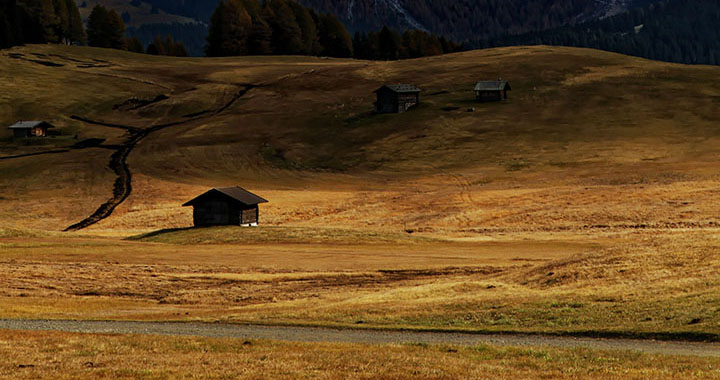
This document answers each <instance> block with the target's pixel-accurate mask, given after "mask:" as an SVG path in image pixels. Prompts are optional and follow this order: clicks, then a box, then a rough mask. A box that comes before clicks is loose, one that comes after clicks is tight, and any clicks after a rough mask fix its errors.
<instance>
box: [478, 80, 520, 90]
mask: <svg viewBox="0 0 720 380" xmlns="http://www.w3.org/2000/svg"><path fill="white" fill-rule="evenodd" d="M502 90H512V88H510V83H509V82H508V81H506V80H502V79H500V80H485V81H480V82H477V84H476V85H475V91H502Z"/></svg>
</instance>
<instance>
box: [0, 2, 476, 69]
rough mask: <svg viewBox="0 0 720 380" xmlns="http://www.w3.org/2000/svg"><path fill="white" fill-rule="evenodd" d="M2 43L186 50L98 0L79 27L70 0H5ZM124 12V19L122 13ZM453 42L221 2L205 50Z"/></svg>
mask: <svg viewBox="0 0 720 380" xmlns="http://www.w3.org/2000/svg"><path fill="white" fill-rule="evenodd" d="M0 11H2V12H1V13H0V21H1V22H2V24H1V25H0V26H2V28H0V33H2V34H1V35H0V36H2V41H1V42H2V47H7V46H12V45H17V44H23V43H48V42H50V43H67V44H85V43H87V45H89V46H95V47H104V48H111V49H122V50H128V51H132V52H137V53H148V54H156V55H172V56H187V55H188V52H187V49H186V48H185V46H184V44H182V43H181V42H177V41H176V40H175V39H174V38H173V36H172V35H170V34H168V35H167V37H161V36H160V35H159V34H156V35H155V37H154V38H153V39H152V40H148V39H147V36H146V41H145V43H146V44H147V46H145V45H144V44H143V41H142V40H140V38H138V37H137V35H136V36H134V37H132V38H129V37H126V28H125V23H124V21H123V17H122V16H121V15H120V14H118V12H117V11H115V10H113V9H109V8H106V7H104V6H102V5H96V6H95V7H94V8H93V9H92V11H91V13H90V15H89V17H88V19H87V29H86V30H84V29H83V24H82V19H81V18H80V13H79V11H78V8H77V6H76V5H75V2H74V0H5V1H4V2H3V3H2V5H1V8H0ZM125 18H127V17H125ZM461 49H462V47H461V46H460V45H458V44H455V43H453V42H450V41H448V40H447V39H445V38H444V37H437V36H435V35H432V34H429V33H427V32H424V31H419V30H409V31H406V32H404V33H402V34H401V33H399V32H397V31H395V30H393V29H390V28H387V27H385V28H383V29H382V30H380V31H378V32H370V33H356V34H355V36H354V37H351V36H350V33H348V31H347V29H346V28H345V25H343V23H341V22H340V21H339V19H338V18H337V17H335V16H334V15H332V14H317V13H315V12H314V11H313V10H311V9H308V8H306V7H304V6H302V5H300V4H299V3H298V2H296V1H294V0H265V1H263V2H262V3H261V2H260V1H259V0H223V1H221V2H220V3H219V4H218V6H217V8H216V9H215V11H214V12H213V14H212V16H211V18H210V26H209V31H208V36H207V39H206V45H205V53H206V55H207V56H211V57H213V56H238V55H269V54H284V55H318V56H319V55H322V56H330V57H342V58H353V57H354V58H358V59H373V60H396V59H404V58H417V57H424V56H430V55H438V54H444V53H450V52H455V51H459V50H461Z"/></svg>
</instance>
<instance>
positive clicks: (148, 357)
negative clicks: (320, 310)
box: [0, 331, 720, 380]
mask: <svg viewBox="0 0 720 380" xmlns="http://www.w3.org/2000/svg"><path fill="white" fill-rule="evenodd" d="M0 358H2V359H0V377H3V378H12V379H36V378H53V379H58V380H62V379H77V378H83V379H108V378H112V379H195V378H198V377H202V378H203V379H230V378H232V379H305V378H321V379H388V380H389V379H395V380H399V379H469V378H472V379H519V378H520V379H528V380H530V379H548V378H552V379H618V378H623V379H649V378H651V379H658V380H663V379H718V378H720V370H718V362H717V360H716V359H709V358H698V357H675V356H673V357H669V356H662V355H645V354H639V353H633V352H624V351H592V350H587V349H572V350H567V349H552V348H514V347H508V348H500V347H495V346H488V345H481V346H476V347H453V346H435V345H430V346H428V345H413V344H408V345H382V346H371V345H359V344H354V345H353V344H317V343H315V344H309V343H279V342H272V341H258V340H250V341H243V340H238V339H209V338H193V337H182V338H181V337H157V336H126V335H85V334H69V333H48V332H14V331H0Z"/></svg>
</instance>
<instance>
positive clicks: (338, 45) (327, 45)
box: [318, 14, 353, 58]
mask: <svg viewBox="0 0 720 380" xmlns="http://www.w3.org/2000/svg"><path fill="white" fill-rule="evenodd" d="M318 29H319V31H320V45H321V46H322V54H323V55H326V56H329V57H339V58H350V57H352V56H353V45H352V38H350V34H349V33H348V31H347V29H345V25H343V24H342V23H341V22H340V20H338V19H337V17H335V16H334V15H330V14H322V15H320V16H318Z"/></svg>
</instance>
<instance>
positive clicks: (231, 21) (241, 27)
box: [205, 0, 252, 57]
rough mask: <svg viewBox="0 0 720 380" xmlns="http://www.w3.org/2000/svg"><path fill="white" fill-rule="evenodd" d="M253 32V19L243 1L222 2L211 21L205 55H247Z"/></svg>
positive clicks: (226, 0)
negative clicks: (249, 40)
mask: <svg viewBox="0 0 720 380" xmlns="http://www.w3.org/2000/svg"><path fill="white" fill-rule="evenodd" d="M251 30H252V19H251V18H250V15H249V14H248V12H247V10H246V9H245V6H244V5H243V3H242V2H241V1H239V0H224V1H221V2H220V4H218V7H217V8H216V9H215V12H213V15H212V17H211V19H210V30H209V33H208V37H207V46H206V48H205V54H206V55H207V56H208V57H219V56H234V55H244V54H247V52H248V39H249V37H250V34H251Z"/></svg>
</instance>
